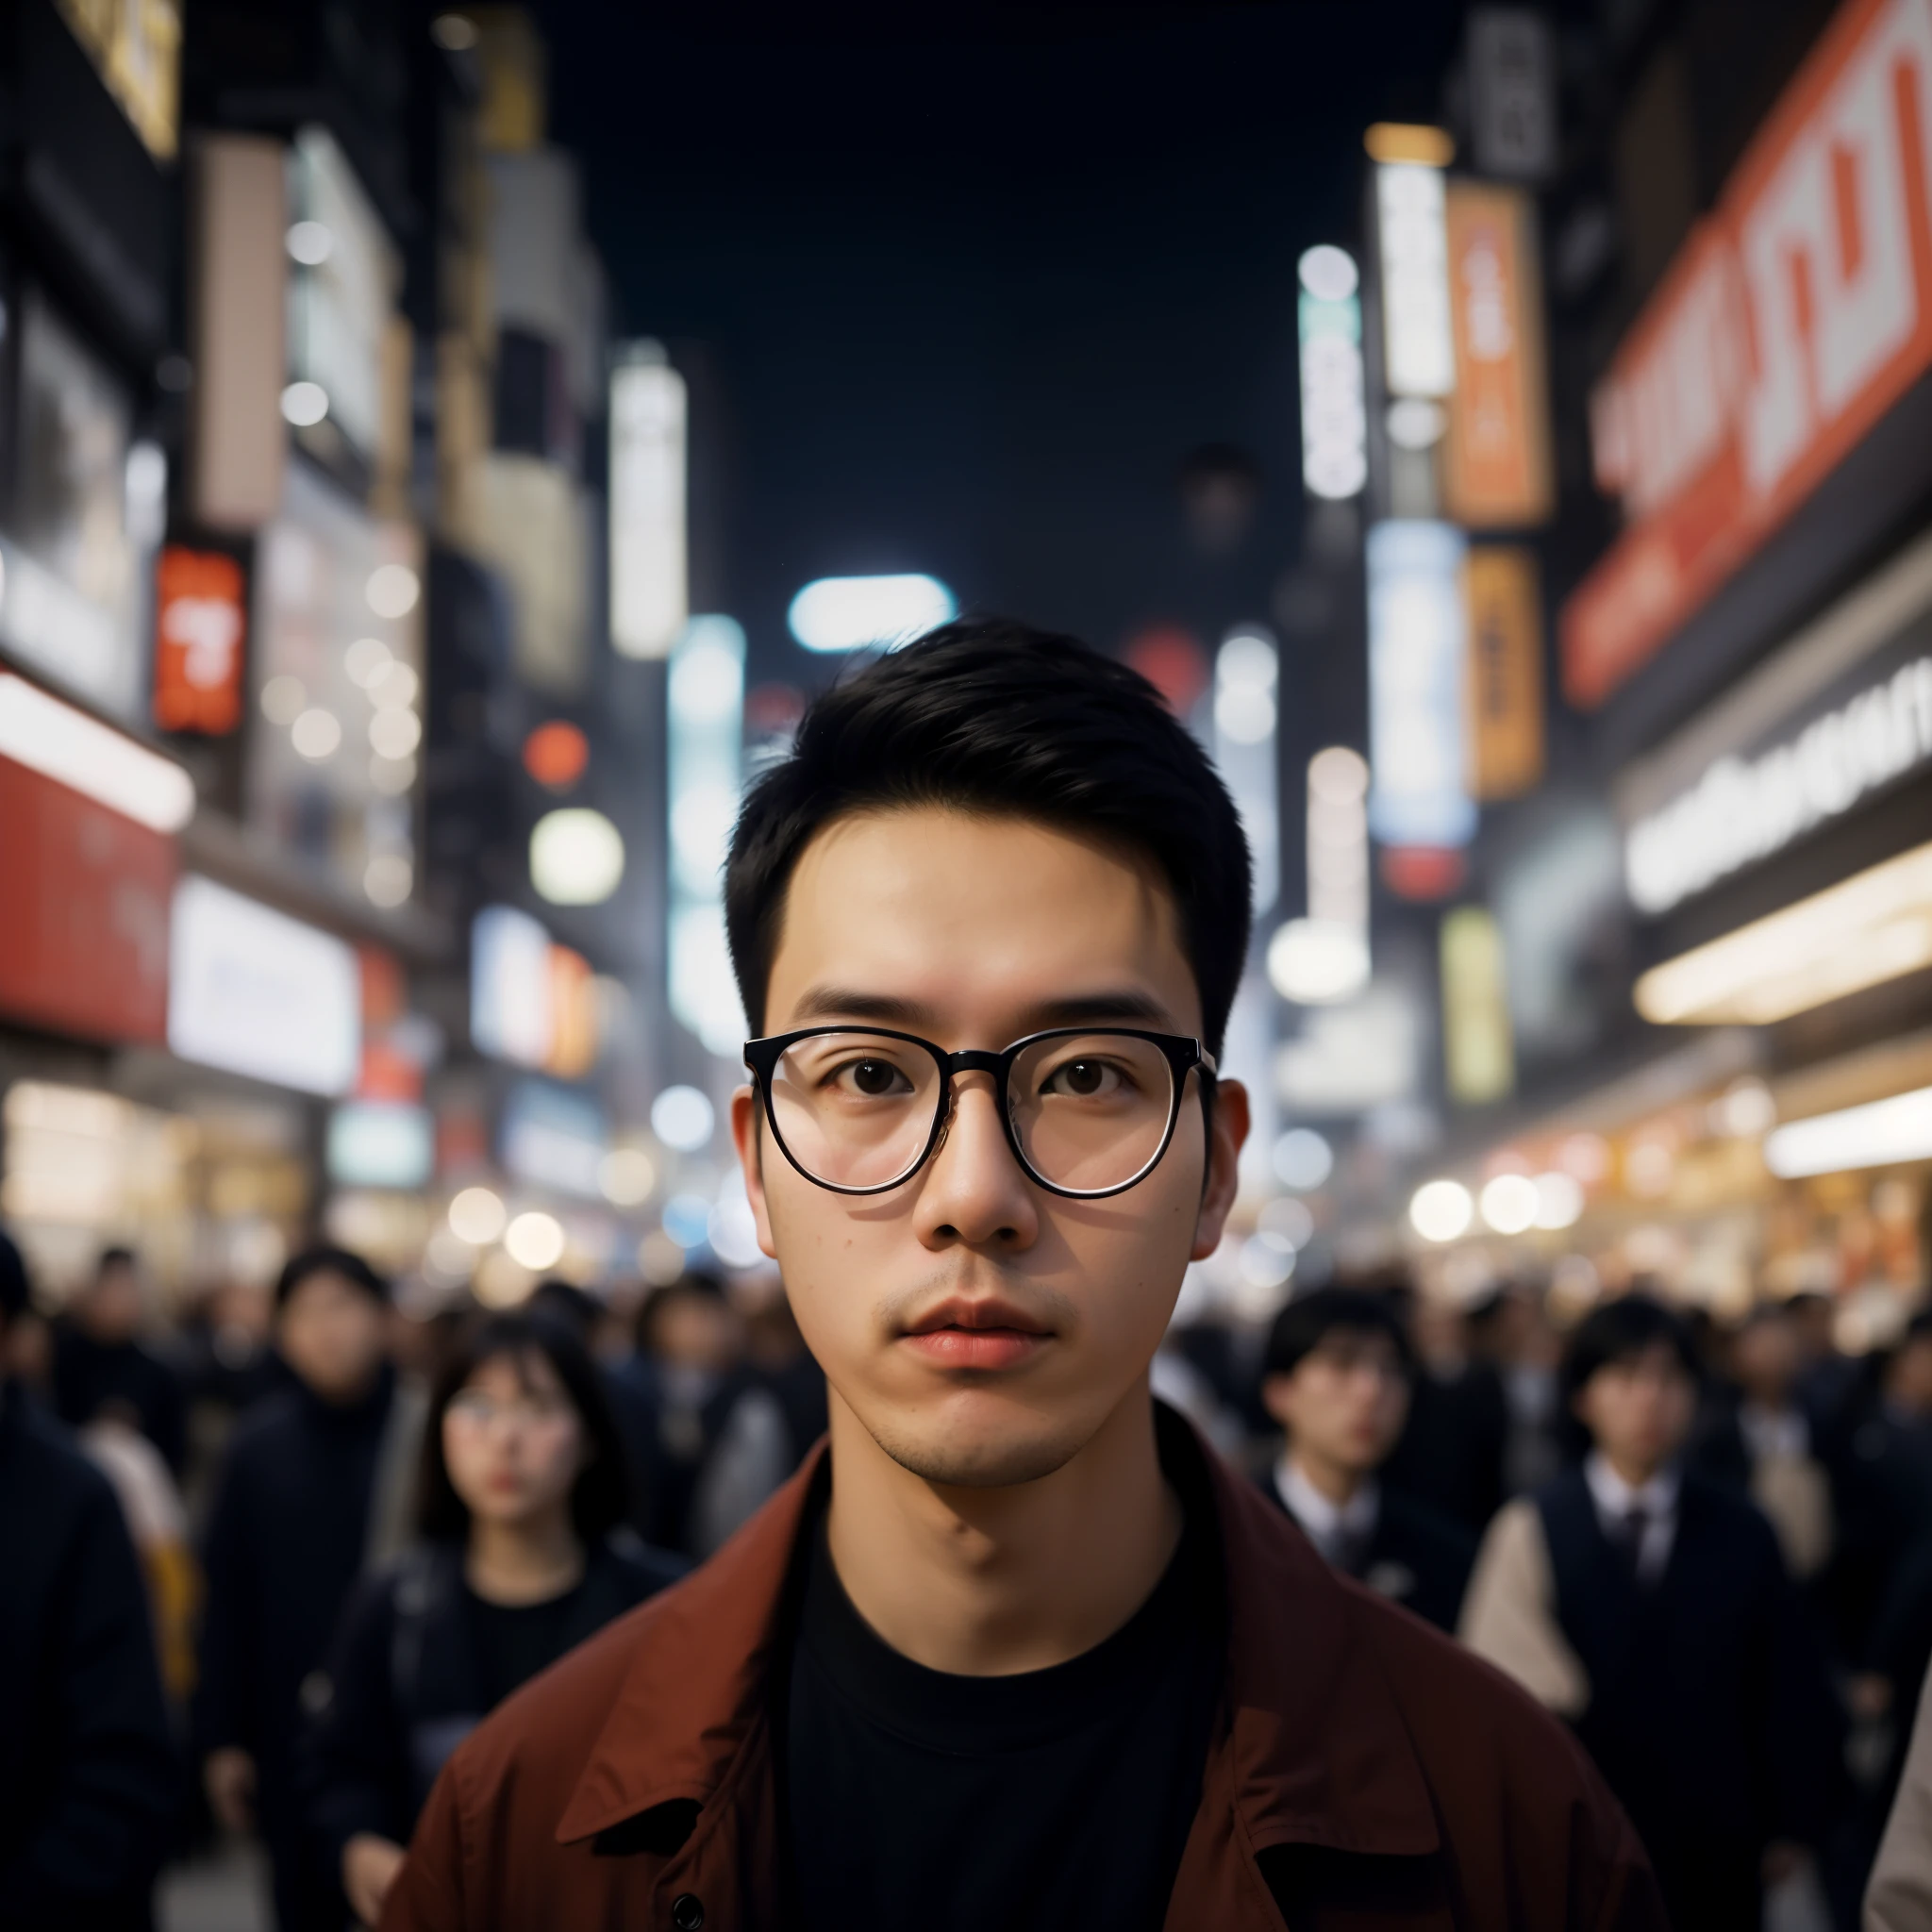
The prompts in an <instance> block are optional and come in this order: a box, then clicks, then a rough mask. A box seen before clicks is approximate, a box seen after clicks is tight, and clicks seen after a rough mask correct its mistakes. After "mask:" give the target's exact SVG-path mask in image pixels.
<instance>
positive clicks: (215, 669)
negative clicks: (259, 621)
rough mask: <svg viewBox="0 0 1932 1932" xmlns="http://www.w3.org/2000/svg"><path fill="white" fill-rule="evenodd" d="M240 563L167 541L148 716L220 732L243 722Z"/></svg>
mask: <svg viewBox="0 0 1932 1932" xmlns="http://www.w3.org/2000/svg"><path fill="white" fill-rule="evenodd" d="M247 629H248V619H247V605H246V601H245V596H244V592H243V589H242V566H241V565H240V564H239V563H238V562H237V561H236V560H235V559H234V558H232V557H229V556H227V555H225V553H224V552H222V551H219V550H190V549H189V548H187V547H186V545H184V544H180V543H171V544H169V545H168V547H167V548H166V549H165V550H164V551H162V552H161V558H160V563H159V565H158V568H157V570H156V572H155V723H156V724H158V725H159V726H160V727H161V729H162V730H163V731H198V732H203V733H206V734H207V735H208V736H209V737H215V738H219V737H225V735H226V734H227V733H229V732H231V731H233V730H234V729H235V727H236V726H237V725H238V724H241V722H242V641H243V639H244V637H245V636H246V634H247Z"/></svg>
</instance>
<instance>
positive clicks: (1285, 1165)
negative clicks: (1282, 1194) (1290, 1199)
mask: <svg viewBox="0 0 1932 1932" xmlns="http://www.w3.org/2000/svg"><path fill="white" fill-rule="evenodd" d="M1334 1172H1335V1150H1334V1148H1332V1147H1331V1146H1329V1144H1328V1142H1327V1141H1325V1140H1324V1138H1323V1137H1322V1136H1321V1135H1320V1134H1318V1133H1316V1131H1315V1130H1314V1128H1313V1127H1291V1128H1289V1130H1288V1132H1287V1133H1285V1134H1283V1135H1282V1136H1281V1137H1280V1138H1279V1139H1278V1140H1277V1141H1275V1143H1274V1178H1275V1179H1276V1180H1278V1181H1279V1182H1280V1183H1281V1185H1282V1186H1283V1187H1284V1188H1295V1189H1299V1190H1301V1191H1307V1190H1308V1189H1310V1188H1319V1187H1320V1186H1321V1185H1322V1183H1323V1182H1324V1181H1325V1180H1326V1179H1327V1178H1328V1176H1329V1175H1330V1174H1333V1173H1334Z"/></svg>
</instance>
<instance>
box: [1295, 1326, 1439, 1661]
mask: <svg viewBox="0 0 1932 1932" xmlns="http://www.w3.org/2000/svg"><path fill="white" fill-rule="evenodd" d="M1414 1378H1415V1357H1414V1354H1413V1351H1412V1350H1411V1348H1410V1345H1409V1339H1408V1336H1407V1333H1406V1332H1405V1330H1404V1328H1403V1326H1402V1324H1401V1321H1400V1320H1399V1319H1398V1317H1397V1316H1396V1314H1395V1311H1394V1309H1393V1308H1391V1307H1390V1305H1389V1304H1388V1302H1386V1301H1385V1300H1383V1299H1382V1297H1381V1296H1379V1295H1375V1294H1371V1293H1367V1292H1364V1291H1359V1290H1355V1289H1348V1288H1324V1289H1318V1290H1316V1291H1314V1292H1313V1293H1312V1294H1306V1295H1302V1296H1299V1297H1297V1298H1296V1299H1295V1300H1294V1301H1291V1302H1290V1303H1289V1305H1288V1306H1287V1307H1285V1308H1283V1309H1282V1311H1281V1312H1280V1314H1279V1315H1277V1316H1276V1317H1275V1320H1274V1328H1273V1329H1272V1330H1271V1331H1270V1334H1269V1337H1268V1348H1267V1354H1266V1356H1265V1357H1264V1363H1263V1380H1262V1384H1261V1399H1262V1401H1263V1403H1264V1404H1265V1405H1266V1407H1267V1409H1268V1412H1269V1414H1270V1415H1272V1416H1273V1417H1274V1420H1275V1421H1276V1422H1277V1423H1279V1424H1281V1428H1282V1446H1281V1453H1280V1455H1279V1457H1277V1459H1276V1461H1275V1463H1274V1468H1273V1469H1272V1470H1271V1471H1270V1472H1269V1474H1268V1477H1267V1480H1266V1481H1265V1482H1264V1484H1263V1488H1264V1489H1265V1490H1266V1491H1268V1493H1269V1494H1270V1495H1272V1496H1273V1497H1274V1500H1275V1501H1276V1502H1277V1503H1279V1504H1280V1505H1281V1507H1283V1508H1284V1509H1285V1510H1287V1511H1288V1513H1289V1515H1291V1517H1293V1518H1294V1520H1295V1521H1296V1522H1297V1523H1298V1524H1300V1525H1301V1527H1302V1528H1303V1529H1304V1530H1305V1531H1306V1532H1307V1537H1308V1540H1309V1541H1311V1542H1312V1543H1313V1544H1314V1545H1315V1547H1316V1548H1317V1549H1318V1550H1320V1551H1321V1553H1322V1554H1323V1556H1324V1557H1326V1558H1327V1559H1328V1560H1329V1562H1331V1563H1332V1564H1334V1566H1335V1567H1336V1568H1337V1569H1338V1570H1341V1571H1343V1572H1344V1573H1346V1574H1348V1575H1350V1576H1354V1577H1356V1578H1357V1579H1358V1580H1359V1581H1361V1582H1363V1583H1365V1584H1367V1585H1368V1587H1369V1588H1370V1589H1371V1590H1373V1591H1377V1592H1378V1593H1379V1594H1380V1595H1383V1596H1386V1597H1390V1598H1392V1599H1393V1600H1394V1601H1395V1602H1397V1603H1399V1604H1402V1605H1404V1606H1405V1607H1407V1608H1408V1609H1411V1610H1413V1611H1414V1612H1415V1613H1416V1614H1417V1615H1418V1616H1420V1617H1423V1618H1425V1619H1426V1620H1427V1621H1428V1622H1430V1623H1432V1624H1437V1625H1438V1626H1439V1627H1440V1628H1441V1629H1444V1630H1454V1629H1455V1627H1456V1618H1457V1610H1458V1609H1459V1608H1460V1607H1461V1603H1462V1592H1463V1589H1464V1586H1465V1585H1466V1584H1467V1583H1468V1581H1469V1569H1470V1564H1471V1563H1472V1561H1473V1560H1474V1556H1475V1545H1474V1541H1473V1539H1472V1538H1471V1537H1470V1536H1469V1535H1468V1533H1467V1532H1466V1531H1465V1530H1464V1529H1463V1528H1462V1526H1461V1525H1460V1524H1457V1523H1456V1522H1454V1521H1453V1520H1451V1519H1450V1518H1448V1517H1446V1516H1442V1515H1440V1514H1438V1513H1437V1512H1436V1511H1434V1510H1432V1509H1429V1508H1427V1507H1425V1506H1424V1505H1423V1504H1420V1503H1417V1502H1414V1501H1412V1500H1411V1499H1410V1498H1408V1497H1407V1496H1404V1495H1402V1494H1400V1493H1399V1492H1397V1491H1392V1490H1384V1489H1383V1488H1382V1486H1381V1485H1380V1483H1378V1482H1377V1480H1376V1476H1375V1472H1376V1471H1377V1470H1378V1469H1379V1468H1380V1467H1381V1466H1382V1464H1383V1463H1384V1462H1386V1461H1387V1460H1388V1459H1389V1456H1390V1454H1391V1451H1392V1450H1393V1449H1394V1447H1395V1445H1396V1443H1397V1441H1399V1440H1400V1438H1401V1435H1402V1430H1403V1425H1404V1424H1405V1423H1406V1422H1407V1419H1408V1406H1409V1391H1410V1388H1411V1385H1412V1384H1413V1381H1414Z"/></svg>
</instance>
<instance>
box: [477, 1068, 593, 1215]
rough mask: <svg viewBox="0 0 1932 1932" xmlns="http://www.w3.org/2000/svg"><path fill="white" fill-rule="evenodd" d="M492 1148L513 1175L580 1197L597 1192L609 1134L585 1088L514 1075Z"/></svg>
mask: <svg viewBox="0 0 1932 1932" xmlns="http://www.w3.org/2000/svg"><path fill="white" fill-rule="evenodd" d="M497 1151H498V1153H499V1154H500V1156H501V1157H502V1160H503V1171H504V1172H505V1173H506V1174H509V1175H511V1176H512V1177H513V1178H514V1179H516V1180H520V1181H527V1182H528V1183H529V1184H530V1185H531V1186H532V1187H537V1188H549V1189H551V1190H553V1191H555V1192H557V1193H559V1194H571V1195H575V1197H576V1198H577V1199H579V1200H583V1201H596V1200H601V1199H602V1198H603V1173H604V1158H605V1156H606V1155H607V1154H608V1152H609V1151H610V1146H609V1136H608V1134H607V1132H606V1131H605V1126H604V1114H603V1110H602V1109H601V1108H599V1107H598V1105H597V1103H596V1102H595V1101H594V1100H592V1099H591V1097H590V1096H589V1095H588V1094H583V1093H574V1092H572V1091H571V1090H570V1089H569V1088H567V1087H553V1086H552V1085H551V1084H550V1083H549V1082H548V1081H547V1080H519V1081H518V1082H517V1084H516V1085H515V1086H514V1087H513V1088H511V1090H510V1091H509V1095H508V1099H506V1100H505V1102H504V1107H503V1124H502V1126H501V1129H500V1130H499V1132H498V1135H497Z"/></svg>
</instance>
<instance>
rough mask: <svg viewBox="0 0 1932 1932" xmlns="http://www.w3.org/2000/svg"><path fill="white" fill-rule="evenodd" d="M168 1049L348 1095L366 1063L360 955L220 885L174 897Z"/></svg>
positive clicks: (189, 886)
mask: <svg viewBox="0 0 1932 1932" xmlns="http://www.w3.org/2000/svg"><path fill="white" fill-rule="evenodd" d="M168 1045H169V1047H170V1049H171V1050H172V1051H173V1052H175V1053H176V1054H178V1055H179V1056H180V1057H181V1058H183V1059H184V1060H198V1061H200V1062H201V1063H202V1064H203V1065H204V1066H210V1067H222V1068H225V1069H226V1070H227V1071H228V1072H229V1073H231V1074H247V1075H248V1076H249V1077H250V1078H252V1079H256V1080H267V1081H270V1082H272V1083H274V1084H275V1086H278V1087H292V1088H294V1089H296V1090H297V1091H300V1092H303V1093H327V1094H337V1093H346V1092H348V1091H349V1090H350V1089H351V1088H352V1087H354V1086H355V1084H356V1075H357V1073H358V1070H359V1068H360V1065H361V1059H362V988H361V974H360V972H359V970H358V966H357V961H356V953H355V949H354V948H353V947H352V946H350V945H348V944H347V943H345V942H344V941H341V940H339V939H337V938H335V937H334V936H333V935H332V934H330V933H325V932H321V931H318V930H317V928H316V927H314V926H312V925H305V924H302V922H301V921H300V920H297V919H291V918H289V917H288V916H287V915H286V914H285V913H281V912H276V911H274V910H272V909H271V908H268V907H266V906H263V905H261V904H259V903H258V901H256V900H254V899H246V898H243V897H242V894H241V893H240V892H231V891H229V890H228V889H227V888H226V887H225V886H218V885H216V884H215V883H214V881H213V880H212V879H205V878H198V877H195V876H194V875H193V874H190V875H189V876H188V877H186V878H184V879H182V880H181V882H180V884H179V885H177V886H176V887H175V912H174V921H173V927H172V931H171V934H170V939H169V947H168Z"/></svg>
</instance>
